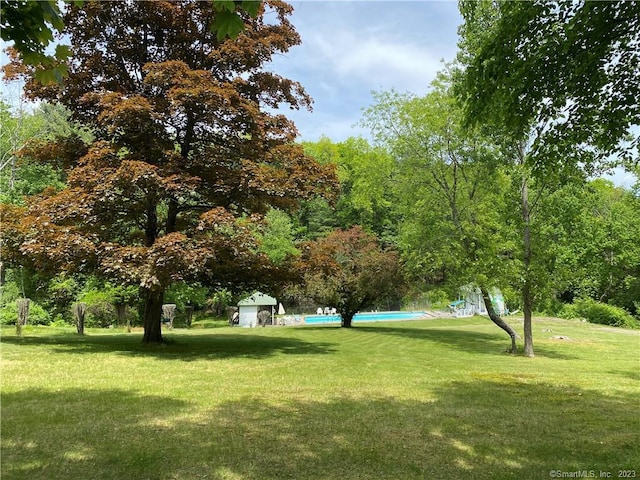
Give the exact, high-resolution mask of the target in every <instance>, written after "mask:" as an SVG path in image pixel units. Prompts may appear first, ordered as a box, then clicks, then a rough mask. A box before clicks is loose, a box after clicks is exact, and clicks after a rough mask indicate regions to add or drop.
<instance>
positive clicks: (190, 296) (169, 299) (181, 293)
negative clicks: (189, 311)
mask: <svg viewBox="0 0 640 480" xmlns="http://www.w3.org/2000/svg"><path fill="white" fill-rule="evenodd" d="M208 294H209V291H208V290H207V288H206V287H203V286H202V285H201V284H199V283H194V284H187V283H184V282H179V283H173V284H171V286H170V287H169V288H168V289H167V290H166V292H165V296H164V303H175V304H176V308H177V309H178V310H180V311H184V309H185V307H186V306H187V305H191V306H193V307H195V308H202V307H204V306H205V305H206V304H207V296H208Z"/></svg>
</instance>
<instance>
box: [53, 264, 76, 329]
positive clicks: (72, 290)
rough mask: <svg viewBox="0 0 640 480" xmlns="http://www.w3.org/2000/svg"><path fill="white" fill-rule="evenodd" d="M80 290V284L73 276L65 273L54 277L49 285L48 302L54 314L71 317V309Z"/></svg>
mask: <svg viewBox="0 0 640 480" xmlns="http://www.w3.org/2000/svg"><path fill="white" fill-rule="evenodd" d="M78 291H79V285H78V282H77V281H76V279H75V278H74V277H72V276H67V275H64V274H60V275H57V276H56V277H54V278H53V279H52V280H51V281H50V282H49V285H48V292H47V304H48V305H49V306H50V307H51V308H50V310H51V314H52V315H53V316H56V315H63V316H66V317H67V318H68V317H69V309H70V307H71V304H72V303H73V301H74V300H75V298H76V295H77V294H78Z"/></svg>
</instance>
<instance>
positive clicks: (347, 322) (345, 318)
mask: <svg viewBox="0 0 640 480" xmlns="http://www.w3.org/2000/svg"><path fill="white" fill-rule="evenodd" d="M352 321H353V315H350V316H349V315H346V314H343V315H342V323H341V324H340V326H341V327H343V328H351V327H353V325H352V324H351V322H352Z"/></svg>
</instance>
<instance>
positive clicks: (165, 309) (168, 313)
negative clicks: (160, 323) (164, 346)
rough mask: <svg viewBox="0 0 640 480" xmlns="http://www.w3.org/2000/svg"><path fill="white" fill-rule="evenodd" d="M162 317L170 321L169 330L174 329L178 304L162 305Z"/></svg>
mask: <svg viewBox="0 0 640 480" xmlns="http://www.w3.org/2000/svg"><path fill="white" fill-rule="evenodd" d="M162 316H163V317H164V318H166V319H167V320H169V330H171V329H173V319H174V318H175V317H176V304H175V303H165V304H164V305H162Z"/></svg>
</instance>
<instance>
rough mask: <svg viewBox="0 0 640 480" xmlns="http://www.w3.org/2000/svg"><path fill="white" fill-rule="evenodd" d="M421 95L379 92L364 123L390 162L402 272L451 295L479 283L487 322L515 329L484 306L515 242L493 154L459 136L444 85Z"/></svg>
mask: <svg viewBox="0 0 640 480" xmlns="http://www.w3.org/2000/svg"><path fill="white" fill-rule="evenodd" d="M433 87H434V88H433V90H432V92H431V93H429V94H428V95H426V96H424V97H418V96H414V95H407V94H398V93H396V92H393V91H392V92H383V93H377V94H376V95H375V97H376V101H377V103H376V104H375V105H373V106H371V107H369V108H368V109H367V110H366V111H365V116H364V124H365V125H367V126H369V127H370V128H371V129H372V132H373V134H374V136H375V138H376V140H377V141H378V142H380V143H382V144H384V145H386V146H387V148H389V150H390V151H391V153H392V155H393V156H394V158H395V159H396V160H397V162H398V173H397V174H396V177H395V178H396V182H395V186H396V198H397V199H398V200H397V201H398V207H397V209H398V211H399V212H402V220H401V222H400V227H399V230H400V234H399V245H400V249H401V251H402V254H403V260H404V262H405V264H406V265H407V267H406V268H407V271H408V272H410V273H411V274H412V276H413V278H414V279H419V280H421V281H423V282H425V283H427V284H431V285H434V284H440V285H442V284H444V285H447V286H449V287H452V288H453V289H454V290H457V289H458V288H459V287H460V286H462V285H465V284H467V283H470V282H473V283H475V284H477V285H479V288H480V290H481V292H482V293H483V297H485V304H486V306H487V309H488V311H489V313H490V318H491V320H492V321H493V322H494V323H496V325H498V326H499V327H500V328H502V329H503V330H505V332H507V334H508V335H509V336H510V338H511V351H512V352H514V353H515V352H516V338H517V335H516V333H515V331H514V330H513V329H512V328H511V327H510V326H509V325H508V324H507V323H506V322H504V320H503V319H502V318H500V317H499V315H497V314H496V312H495V311H493V309H492V304H491V301H490V299H489V293H488V292H489V290H490V289H491V288H492V287H494V286H504V285H505V284H509V283H511V282H513V280H514V276H513V274H512V273H513V271H514V268H515V266H514V263H515V261H514V256H515V253H516V245H515V244H514V243H513V232H512V229H511V228H510V220H511V219H510V218H509V208H508V195H506V194H507V192H508V191H509V189H510V179H509V176H508V175H507V174H506V173H505V169H504V168H500V162H499V160H500V155H501V152H500V150H499V149H498V148H497V147H496V146H495V145H494V144H493V143H492V142H491V141H490V139H488V138H487V137H482V136H481V135H479V134H475V135H474V134H471V133H470V132H468V131H465V130H464V129H463V128H462V125H461V112H460V110H459V108H458V107H457V104H456V100H455V98H453V96H452V95H450V93H449V92H448V86H447V84H446V82H440V81H439V82H436V83H434V86H433Z"/></svg>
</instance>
